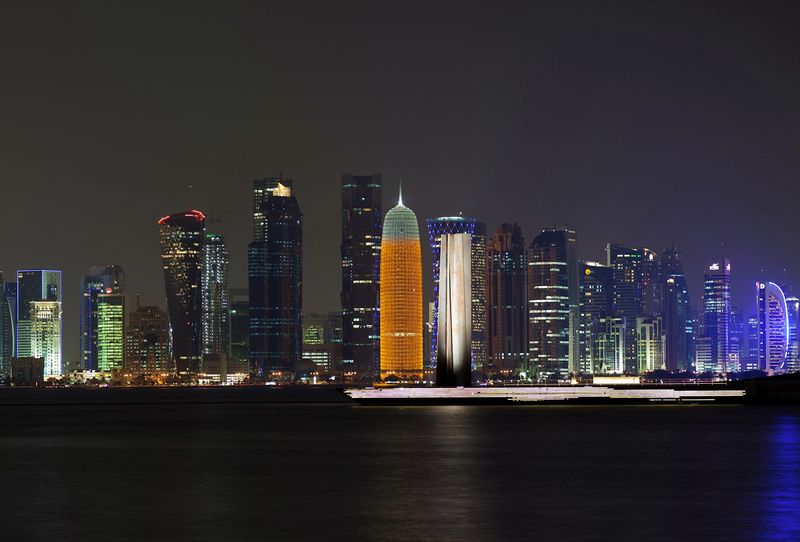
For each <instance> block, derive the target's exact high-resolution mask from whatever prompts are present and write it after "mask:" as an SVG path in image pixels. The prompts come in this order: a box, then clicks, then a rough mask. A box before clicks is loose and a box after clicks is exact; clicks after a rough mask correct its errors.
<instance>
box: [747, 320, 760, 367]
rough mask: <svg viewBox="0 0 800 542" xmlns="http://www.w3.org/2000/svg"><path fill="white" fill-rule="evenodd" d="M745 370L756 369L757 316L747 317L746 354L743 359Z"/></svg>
mask: <svg viewBox="0 0 800 542" xmlns="http://www.w3.org/2000/svg"><path fill="white" fill-rule="evenodd" d="M743 366H744V370H745V371H758V370H759V369H758V317H757V316H754V315H751V316H749V317H748V318H747V355H746V356H745V359H744V361H743Z"/></svg>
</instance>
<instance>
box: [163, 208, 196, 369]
mask: <svg viewBox="0 0 800 542" xmlns="http://www.w3.org/2000/svg"><path fill="white" fill-rule="evenodd" d="M205 220H206V217H205V215H204V214H203V213H201V212H200V211H194V210H192V211H185V212H182V213H175V214H172V215H169V216H165V217H164V218H162V219H161V220H159V221H158V224H159V226H160V233H161V262H162V266H163V268H164V284H165V286H166V292H167V311H168V313H169V324H170V328H171V330H172V356H173V365H174V367H175V370H176V371H177V372H179V373H196V372H197V371H198V370H199V369H200V356H201V352H202V342H201V341H202V320H203V310H202V286H203V284H202V275H203V244H204V241H205Z"/></svg>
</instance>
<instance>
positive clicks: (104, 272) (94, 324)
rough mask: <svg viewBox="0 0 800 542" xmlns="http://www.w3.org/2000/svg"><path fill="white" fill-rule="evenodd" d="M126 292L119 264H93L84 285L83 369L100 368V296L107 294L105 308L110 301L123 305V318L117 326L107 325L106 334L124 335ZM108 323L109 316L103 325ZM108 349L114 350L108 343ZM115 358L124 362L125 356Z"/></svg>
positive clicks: (107, 313) (120, 362) (113, 303)
mask: <svg viewBox="0 0 800 542" xmlns="http://www.w3.org/2000/svg"><path fill="white" fill-rule="evenodd" d="M124 292H125V272H124V271H123V270H122V268H121V267H120V266H118V265H106V266H93V267H90V268H89V274H88V275H86V276H85V277H84V278H83V284H82V288H81V294H82V299H81V369H83V370H85V371H97V370H99V369H100V366H99V338H98V332H99V323H98V318H99V299H100V296H101V295H103V296H106V297H105V301H106V309H108V308H109V306H110V305H121V309H122V313H121V320H119V321H117V322H116V325H117V326H118V327H114V328H111V327H105V329H104V331H105V332H106V334H105V337H106V338H108V337H110V335H109V333H111V334H112V335H113V334H119V335H120V337H121V334H122V333H123V328H124V318H125V308H124ZM110 296H114V301H111V299H110ZM117 298H119V299H117ZM106 316H107V317H108V316H109V311H108V310H107V311H106ZM109 325H110V322H109V321H108V320H106V322H104V326H109ZM112 340H113V339H112ZM120 340H121V339H120ZM112 349H113V348H112ZM121 349H122V347H121V346H120V350H121ZM105 351H106V353H107V354H108V353H109V352H110V351H111V350H109V347H108V345H107V346H106V348H105ZM120 355H121V354H120ZM116 361H118V363H119V365H120V366H121V364H122V358H121V357H120V358H119V359H118V360H116Z"/></svg>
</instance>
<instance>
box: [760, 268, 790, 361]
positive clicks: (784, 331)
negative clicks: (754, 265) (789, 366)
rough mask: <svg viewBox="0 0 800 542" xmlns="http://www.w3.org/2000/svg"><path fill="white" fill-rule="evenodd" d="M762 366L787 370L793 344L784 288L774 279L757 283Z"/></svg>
mask: <svg viewBox="0 0 800 542" xmlns="http://www.w3.org/2000/svg"><path fill="white" fill-rule="evenodd" d="M756 290H757V295H758V365H759V368H760V369H761V370H762V371H766V372H768V373H779V372H784V371H785V370H786V353H787V350H788V345H789V311H788V310H787V307H786V297H785V296H784V295H783V290H781V288H780V286H778V285H777V284H775V283H774V282H757V283H756Z"/></svg>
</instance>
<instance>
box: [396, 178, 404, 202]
mask: <svg viewBox="0 0 800 542" xmlns="http://www.w3.org/2000/svg"><path fill="white" fill-rule="evenodd" d="M398 193H399V195H398V197H397V205H403V179H400V188H399V189H398Z"/></svg>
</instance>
